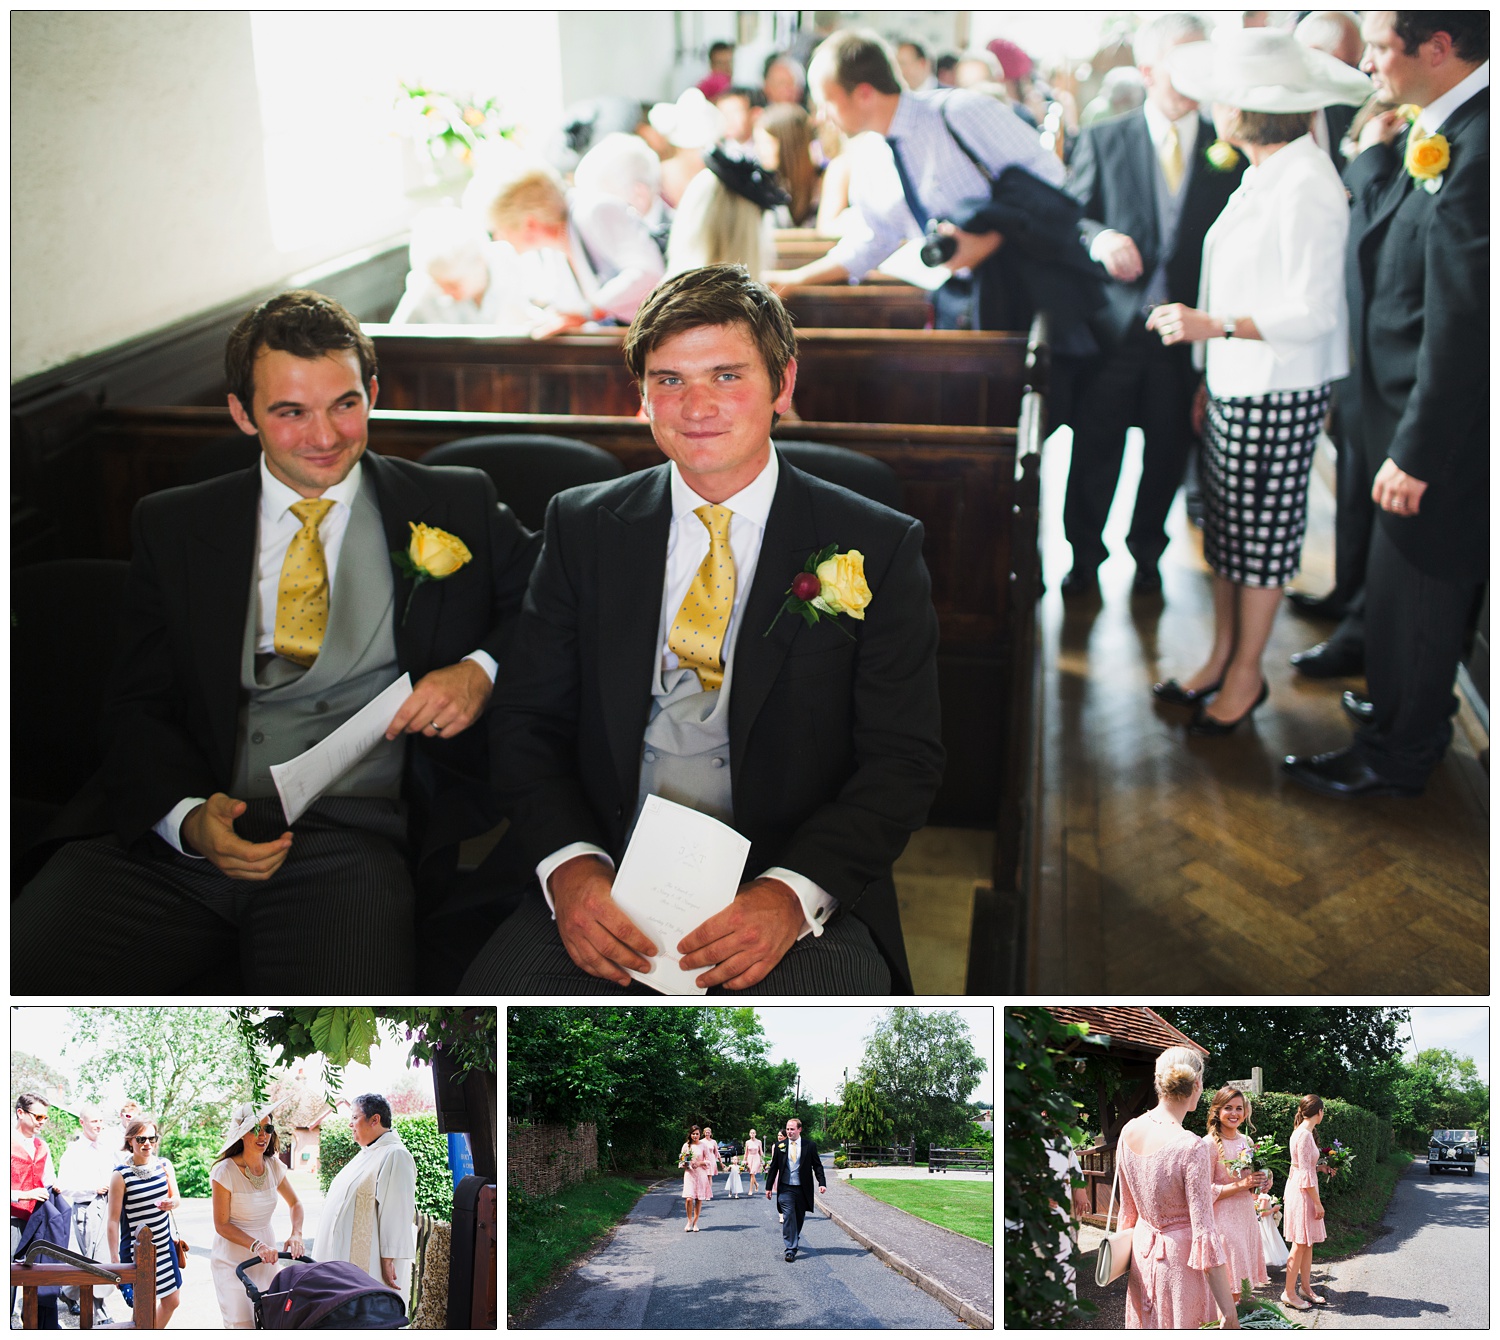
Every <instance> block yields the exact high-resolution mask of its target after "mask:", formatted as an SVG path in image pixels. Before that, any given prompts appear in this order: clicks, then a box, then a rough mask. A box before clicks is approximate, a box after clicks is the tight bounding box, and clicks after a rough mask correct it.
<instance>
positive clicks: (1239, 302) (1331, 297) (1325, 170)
mask: <svg viewBox="0 0 1500 1340" xmlns="http://www.w3.org/2000/svg"><path fill="white" fill-rule="evenodd" d="M1167 67H1168V69H1169V71H1170V73H1171V76H1172V82H1173V84H1174V85H1176V87H1177V88H1179V89H1180V90H1181V91H1182V92H1183V94H1184V95H1185V96H1188V97H1191V98H1194V99H1196V100H1197V101H1198V102H1199V103H1204V102H1208V103H1212V104H1214V122H1215V125H1216V126H1217V128H1218V131H1219V135H1220V138H1222V139H1224V140H1227V141H1228V142H1229V143H1230V144H1231V145H1233V146H1234V147H1235V149H1237V150H1238V151H1239V152H1241V153H1243V154H1244V155H1245V156H1246V158H1248V159H1249V160H1250V167H1249V169H1248V170H1247V171H1246V172H1245V176H1244V178H1243V180H1242V181H1241V183H1240V186H1239V188H1238V189H1237V190H1236V191H1235V193H1234V195H1233V196H1231V197H1230V200H1229V203H1228V204H1227V205H1226V206H1225V207H1224V212H1223V213H1222V214H1220V216H1219V218H1218V219H1217V221H1216V222H1215V223H1214V226H1213V227H1212V228H1210V229H1209V231H1208V236H1207V238H1206V239H1205V240H1204V245H1203V276H1202V280H1201V282H1200V285H1199V289H1198V302H1197V304H1196V305H1195V306H1191V307H1190V306H1188V305H1187V304H1185V303H1180V302H1174V303H1167V304H1165V305H1163V306H1160V307H1157V308H1156V309H1155V310H1153V312H1152V313H1151V316H1150V318H1149V319H1148V320H1147V323H1146V324H1147V325H1148V327H1149V328H1150V329H1152V330H1154V331H1156V332H1157V334H1158V335H1159V336H1160V337H1161V340H1162V342H1163V343H1164V344H1166V345H1169V346H1170V345H1177V344H1182V343H1200V342H1201V344H1202V354H1203V360H1204V367H1205V378H1204V381H1205V386H1206V388H1207V410H1206V414H1205V422H1206V432H1205V445H1204V471H1203V488H1204V503H1205V512H1204V518H1203V556H1204V558H1205V560H1206V561H1207V563H1208V565H1209V567H1210V568H1212V569H1213V572H1214V633H1213V643H1212V646H1211V648H1210V650H1209V653H1208V657H1207V659H1206V660H1204V661H1203V662H1202V663H1201V664H1200V665H1199V666H1198V668H1197V669H1196V670H1194V671H1193V672H1192V674H1190V675H1188V676H1187V677H1186V678H1185V679H1184V680H1183V681H1182V682H1180V683H1179V682H1178V681H1177V680H1175V679H1173V680H1168V681H1167V682H1166V683H1164V684H1158V685H1156V686H1155V689H1154V690H1153V691H1154V692H1155V694H1156V696H1157V697H1158V698H1159V699H1161V700H1162V701H1163V702H1168V703H1173V704H1176V705H1178V706H1191V707H1192V708H1193V709H1194V715H1193V720H1192V724H1191V725H1190V726H1189V727H1188V731H1189V733H1190V734H1193V735H1206V736H1217V735H1227V734H1229V732H1230V731H1232V730H1234V729H1235V727H1236V726H1238V725H1239V724H1240V723H1241V722H1242V721H1244V720H1246V719H1247V718H1248V717H1249V716H1250V714H1251V713H1252V712H1254V711H1255V709H1256V708H1257V707H1259V706H1260V705H1261V704H1262V703H1263V702H1265V700H1266V698H1267V696H1268V695H1269V693H1270V686H1269V685H1268V683H1267V681H1266V678H1265V675H1264V673H1263V672H1262V669H1261V658H1262V656H1263V655H1264V653H1265V648H1266V643H1267V641H1268V640H1269V638H1270V636H1271V627H1272V624H1273V623H1274V621H1275V618H1276V611H1277V610H1278V608H1279V607H1280V605H1281V591H1282V587H1284V586H1285V585H1286V583H1287V582H1288V581H1290V580H1291V578H1292V577H1293V576H1295V575H1296V572H1297V566H1298V564H1299V562H1300V561H1301V556H1302V538H1303V533H1304V532H1305V530H1306V528H1307V481H1308V472H1309V470H1310V469H1311V466H1312V458H1313V452H1314V451H1315V449H1316V447H1317V441H1318V432H1319V430H1320V429H1321V427H1322V425H1323V416H1324V414H1325V413H1326V411H1327V409H1328V398H1329V388H1330V385H1331V383H1332V382H1333V381H1334V380H1335V379H1337V378H1339V377H1342V376H1343V375H1344V374H1345V373H1347V372H1348V370H1349V311H1348V306H1347V304H1346V302H1345V299H1344V287H1343V282H1342V279H1343V258H1344V246H1345V243H1346V241H1347V239H1348V235H1349V206H1348V197H1347V195H1346V193H1345V191H1344V187H1343V183H1342V182H1340V181H1339V175H1338V173H1337V172H1336V171H1335V170H1334V167H1333V164H1332V163H1331V162H1330V161H1329V158H1328V155H1327V154H1325V153H1324V152H1323V151H1322V150H1321V149H1319V148H1318V146H1317V145H1316V144H1315V143H1314V142H1313V139H1312V136H1311V135H1310V134H1309V133H1308V126H1309V123H1310V121H1311V115H1312V113H1313V112H1314V111H1315V110H1316V109H1317V108H1319V107H1324V106H1327V105H1328V104H1329V103H1335V102H1351V103H1355V104H1358V103H1361V102H1363V101H1364V100H1365V98H1366V97H1367V96H1368V94H1369V91H1370V83H1369V80H1368V79H1367V78H1366V77H1365V76H1364V75H1362V74H1360V72H1359V71H1358V70H1351V69H1350V68H1349V67H1348V66H1347V65H1344V64H1343V63H1342V62H1341V61H1338V60H1335V59H1334V58H1333V57H1332V56H1328V55H1326V54H1324V53H1323V52H1321V51H1313V50H1311V49H1310V48H1308V47H1304V46H1302V45H1301V44H1300V43H1299V42H1297V40H1296V39H1295V38H1294V37H1292V35H1291V34H1290V33H1287V32H1283V31H1281V30H1279V29H1273V28H1253V29H1246V28H1230V27H1222V28H1220V29H1219V30H1218V31H1217V32H1216V33H1215V35H1214V39H1213V41H1211V42H1191V43H1187V44H1186V45H1182V46H1177V47H1174V48H1173V49H1172V50H1171V51H1169V52H1168V53H1167Z"/></svg>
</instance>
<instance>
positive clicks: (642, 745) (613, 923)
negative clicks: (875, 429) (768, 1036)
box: [462, 265, 943, 995]
mask: <svg viewBox="0 0 1500 1340" xmlns="http://www.w3.org/2000/svg"><path fill="white" fill-rule="evenodd" d="M795 348H796V340H795V333H794V331H793V329H792V325H791V321H790V318H789V317H788V316H787V314H786V310H785V308H784V307H782V305H781V302H780V300H779V299H778V298H776V297H775V295H774V294H772V293H771V292H770V290H769V289H767V288H766V287H765V286H764V285H762V284H760V283H758V282H756V281H754V280H753V279H751V278H750V277H749V276H748V274H746V272H745V271H744V269H743V268H742V267H739V266H729V265H717V266H707V267H704V268H703V269H700V270H692V271H688V272H686V273H685V274H682V275H678V276H675V277H673V278H671V279H668V280H666V281H664V282H663V283H662V284H661V285H660V286H658V288H657V289H656V290H655V292H654V293H653V294H652V295H651V296H650V297H649V298H648V299H647V300H646V302H645V303H644V304H642V306H641V309H640V311H639V312H638V313H637V315H636V318H635V321H634V323H633V324H632V326H631V329H630V332H629V334H628V335H627V337H626V341H625V354H626V361H627V363H628V364H629V365H630V368H631V371H632V373H633V374H634V375H635V376H636V377H637V379H638V380H639V383H640V385H641V388H642V399H643V402H644V405H645V409H646V413H647V415H648V417H649V418H650V420H651V426H652V431H653V433H654V435H655V438H656V441H657V444H658V445H659V446H660V447H661V448H662V450H663V452H664V453H665V454H666V455H667V456H668V457H670V458H671V464H670V465H664V466H658V467H657V468H655V469H653V470H646V471H642V472H640V473H638V474H633V475H629V476H627V477H625V478H623V479H619V480H612V481H610V482H608V483H606V484H602V485H587V486H585V487H583V488H579V489H570V490H568V491H566V492H564V493H561V494H559V495H558V496H557V497H556V498H554V499H553V500H552V503H551V504H550V506H549V507H548V511H547V521H546V526H545V530H544V536H545V538H544V543H543V549H542V557H541V559H540V561H539V562H538V564H537V570H536V573H535V575H534V576H533V578H532V582H531V588H530V590H529V591H528V592H527V596H526V602H525V607H524V609H523V611H522V616H521V628H520V631H519V633H518V635H517V638H516V641H515V646H514V652H513V654H512V655H511V656H510V657H509V658H508V659H507V661H506V662H505V664H504V665H503V666H502V668H501V675H500V683H501V687H500V689H499V690H498V691H497V694H496V707H495V713H494V726H493V729H494V734H495V740H496V775H497V787H498V790H499V793H500V803H501V806H502V809H503V810H504V812H505V813H507V814H508V815H510V816H511V818H512V822H513V826H514V831H515V834H516V837H517V839H518V845H519V848H520V850H521V851H522V852H523V853H524V854H525V857H526V868H525V870H524V871H523V872H521V873H522V877H523V878H524V880H525V882H526V885H527V889H528V891H527V894H526V897H525V899H524V901H523V903H522V906H521V908H520V910H518V911H517V912H516V913H515V914H514V915H512V916H511V917H510V919H509V920H508V921H506V922H504V923H503V924H502V925H501V927H500V929H499V930H498V931H497V932H496V934H495V936H494V937H493V938H492V940H491V942H490V944H489V945H487V946H486V947H485V949H484V950H482V951H481V953H480V955H479V957H478V958H477V959H476V960H475V962H474V964H473V966H472V967H471V968H470V970H469V972H468V974H467V975H466V976H465V978H464V982H463V985H462V989H463V990H465V991H468V992H481V993H491V992H495V993H502V994H513V995H518V994H574V993H586V994H602V993H609V992H612V991H618V990H622V989H630V988H631V979H630V977H629V976H628V974H627V972H626V968H634V969H636V970H637V971H641V972H646V971H647V969H648V967H649V964H648V962H647V956H649V955H650V954H651V953H652V952H653V951H659V952H660V953H661V954H662V955H663V956H669V957H670V958H671V959H672V960H674V961H677V962H678V963H679V965H680V966H681V967H683V968H684V970H687V971H692V970H694V969H697V970H699V974H698V976H697V977H695V979H694V980H695V982H696V984H697V985H698V986H700V987H705V988H716V987H722V988H723V989H726V990H733V991H745V990H754V991H758V992H760V993H769V992H777V993H791V994H804V993H833V994H849V993H865V992H869V991H874V992H876V993H879V994H883V993H885V992H887V991H890V990H892V989H894V990H896V991H903V990H910V985H909V982H910V979H909V975H908V972H907V967H906V955H905V949H904V945H903V941H902V937H901V924H900V918H899V915H898V911H897V906H896V896H895V886H894V884H893V881H892V876H891V868H892V865H893V863H894V861H895V859H896V857H897V856H898V855H899V854H900V852H901V850H902V848H903V847H904V846H905V844H906V841H907V838H908V836H909V835H910V833H911V832H913V831H914V830H916V829H917V828H920V827H921V826H922V824H923V823H924V822H925V821H926V815H927V810H928V806H929V805H930V804H931V802H932V798H933V796H934V795H935V794H936V791H937V787H938V784H939V782H940V781H941V777H942V761H943V750H942V745H941V741H940V734H939V711H938V693H937V668H936V652H937V638H938V630H937V616H936V613H935V611H934V610H933V606H932V599H931V594H930V583H929V579H928V574H927V568H926V565H925V563H924V562H923V560H922V526H921V524H920V523H919V522H917V521H914V520H912V518H910V517H908V516H903V515H902V514H900V513H898V512H893V511H891V510H890V509H889V508H886V507H882V506H881V505H880V504H878V503H874V502H871V501H869V500H868V499H865V498H862V497H860V496H858V495H857V494H854V493H851V492H849V491H848V490H846V489H841V488H838V487H836V486H834V485H832V484H827V483H824V482H823V481H821V480H818V479H815V478H813V477H812V476H810V475H807V474H804V473H803V472H802V471H800V470H798V469H796V468H795V467H794V466H792V465H791V464H790V463H789V462H787V461H784V460H781V459H780V458H779V456H778V455H777V453H776V452H775V450H774V448H773V447H772V445H771V438H770V432H771V427H772V424H773V422H774V419H775V417H776V416H777V415H779V414H782V413H785V412H786V410H787V408H788V407H789V406H790V404H791V398H792V391H793V387H794V385H795V380H796V359H795ZM720 513H727V514H728V516H729V520H728V523H727V524H728V525H729V527H730V529H729V533H728V539H729V544H730V547H731V548H732V549H733V559H734V563H733V569H734V574H735V576H734V584H733V597H732V600H733V612H732V614H731V615H730V616H729V617H730V620H731V621H730V622H729V624H728V625H727V628H726V629H724V630H721V632H720V633H719V634H717V635H716V637H721V638H722V642H719V641H716V642H715V644H714V645H715V647H718V648H722V658H721V657H720V656H719V654H718V653H717V652H716V653H715V655H714V656H713V658H712V664H711V665H709V666H705V667H703V669H702V671H697V670H694V671H693V673H698V674H699V679H693V678H692V674H691V673H689V670H690V662H689V663H684V662H683V661H682V660H681V659H680V657H679V656H678V654H677V652H675V651H672V650H670V647H669V644H670V637H669V629H672V628H675V626H676V625H677V623H678V621H679V620H680V619H681V618H682V615H683V614H684V613H685V612H686V605H687V602H686V601H685V599H684V594H685V593H690V592H691V589H692V588H691V587H689V586H688V578H689V577H690V576H692V575H693V573H694V572H695V571H696V572H697V573H698V574H699V576H700V577H701V576H702V574H703V571H704V569H703V568H702V567H700V566H699V563H700V559H701V560H702V563H703V564H704V565H708V564H710V563H711V561H712V560H713V556H714V552H715V549H714V545H716V544H717V543H719V541H718V540H717V539H714V540H711V538H710V537H711V536H712V534H713V531H712V529H711V528H710V520H711V519H712V518H713V517H714V516H716V515H718V514H720ZM830 545H832V546H836V547H837V549H838V550H839V551H841V552H844V553H849V552H850V551H855V550H857V551H858V552H859V553H860V554H862V555H863V562H864V573H865V577H866V580H867V582H868V587H869V591H870V592H871V593H872V594H871V598H870V599H869V602H868V605H867V606H866V607H865V608H864V609H863V611H862V614H863V617H861V618H854V617H851V616H850V614H848V613H847V612H846V613H840V614H837V615H836V616H829V615H826V614H825V615H824V616H823V617H822V618H821V619H819V620H818V621H817V622H816V623H814V624H812V625H811V626H809V625H808V624H807V623H805V622H804V621H803V619H802V618H800V617H798V616H797V615H796V614H794V613H791V612H784V613H781V614H780V617H778V611H779V610H781V607H782V603H783V601H784V600H785V599H786V596H787V592H788V590H789V588H790V587H791V585H792V583H793V579H794V578H796V577H797V576H798V574H799V573H800V572H802V571H803V569H804V568H805V567H806V565H807V563H808V558H809V555H810V554H813V553H815V552H818V553H821V552H822V551H823V550H824V549H825V548H827V547H828V546H830ZM750 564H753V565H754V570H753V576H750V577H749V579H748V580H746V572H747V570H748V565H750ZM696 580H697V578H694V581H695V582H696ZM773 625H774V626H773ZM705 674H706V675H707V676H708V678H707V679H706V680H704V679H703V675H705ZM721 674H722V679H723V683H722V685H720V683H719V678H720V675H721ZM700 680H701V681H702V683H701V689H700ZM715 694H717V695H718V698H717V702H715V701H714V695H715ZM663 730H666V731H667V735H666V736H663V735H662V734H661V732H662V731H663ZM689 738H691V741H692V743H691V745H690V746H689V745H688V744H686V743H684V741H686V740H688V739H689ZM669 774H670V775H669ZM663 779H664V780H666V781H668V782H670V785H658V784H657V783H658V781H659V780H663ZM648 793H649V794H657V795H660V794H664V793H665V794H667V796H668V798H669V799H676V800H679V802H680V803H683V804H687V805H689V806H690V807H691V808H694V809H699V810H703V811H705V812H708V813H711V814H714V815H716V817H719V818H721V819H722V820H723V821H725V822H727V823H730V824H732V826H733V827H734V828H736V829H737V830H738V831H739V832H740V833H741V834H743V835H744V836H746V837H748V838H749V839H750V840H751V843H752V847H751V851H750V856H749V860H748V862H747V864H746V866H745V870H744V879H745V880H746V882H745V883H743V884H742V885H741V886H740V888H739V891H738V893H737V895H736V896H735V898H734V900H733V902H732V904H731V905H730V906H729V908H728V909H727V910H725V911H723V912H720V913H718V914H716V915H715V916H713V917H710V918H709V919H708V920H707V921H705V922H703V923H702V925H701V926H700V927H698V928H697V929H696V930H694V931H693V932H692V933H691V934H689V935H688V936H686V937H684V938H683V939H682V940H681V941H680V942H679V943H678V944H675V945H672V944H668V945H659V946H653V945H652V943H651V941H650V940H648V939H647V938H646V937H645V936H644V935H643V934H642V933H641V931H640V929H639V928H638V927H636V926H635V925H634V924H633V923H632V922H631V921H630V919H629V918H628V917H627V916H626V915H625V914H624V912H622V911H621V910H620V908H619V907H618V905H617V904H616V903H615V902H614V899H613V897H612V893H611V890H612V887H613V881H614V869H615V866H614V863H615V862H617V861H619V860H620V858H621V857H622V855H623V854H624V850H625V846H626V841H627V838H628V836H629V834H630V832H631V829H632V827H633V825H634V822H635V817H636V814H637V812H638V809H639V807H640V806H641V805H642V804H643V803H644V801H645V798H646V796H647V794H648ZM532 871H535V876H534V877H533V875H532ZM544 899H545V901H544ZM554 907H555V920H554ZM635 989H637V990H644V989H645V988H644V987H639V986H637V987H636V988H635Z"/></svg>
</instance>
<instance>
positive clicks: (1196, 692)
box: [1151, 679, 1224, 707]
mask: <svg viewBox="0 0 1500 1340" xmlns="http://www.w3.org/2000/svg"><path fill="white" fill-rule="evenodd" d="M1223 683H1224V681H1223V680H1222V679H1219V680H1215V681H1214V682H1213V683H1212V684H1205V685H1204V686H1203V687H1202V688H1201V689H1185V688H1183V687H1182V685H1181V684H1179V683H1178V682H1177V681H1176V680H1175V679H1169V680H1167V681H1166V682H1165V683H1163V684H1153V685H1152V686H1151V692H1152V693H1153V694H1154V695H1155V696H1156V698H1157V699H1158V700H1159V701H1161V702H1164V703H1171V704H1172V706H1173V707H1197V706H1198V704H1199V703H1201V702H1202V701H1203V700H1204V699H1205V698H1207V697H1208V696H1209V695H1210V694H1212V693H1217V692H1218V691H1219V688H1220V686H1221V685H1222V684H1223Z"/></svg>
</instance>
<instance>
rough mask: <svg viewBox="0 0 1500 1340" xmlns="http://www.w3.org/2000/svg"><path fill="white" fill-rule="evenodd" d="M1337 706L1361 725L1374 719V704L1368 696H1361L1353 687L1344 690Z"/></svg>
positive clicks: (1366, 724)
mask: <svg viewBox="0 0 1500 1340" xmlns="http://www.w3.org/2000/svg"><path fill="white" fill-rule="evenodd" d="M1339 706H1340V707H1342V708H1343V709H1344V711H1345V712H1347V713H1348V714H1349V715H1350V716H1351V717H1353V718H1354V720H1355V721H1357V722H1358V723H1359V724H1360V725H1361V726H1368V725H1369V724H1370V722H1372V721H1374V720H1375V704H1374V703H1372V702H1371V701H1370V700H1369V699H1368V698H1361V697H1360V696H1359V694H1357V693H1355V691H1354V690H1353V689H1345V690H1344V696H1343V697H1342V698H1340V699H1339Z"/></svg>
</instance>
